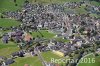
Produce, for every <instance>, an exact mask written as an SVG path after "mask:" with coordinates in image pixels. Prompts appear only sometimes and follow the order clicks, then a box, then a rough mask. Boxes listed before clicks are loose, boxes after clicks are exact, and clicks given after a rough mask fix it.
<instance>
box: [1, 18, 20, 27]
mask: <svg viewBox="0 0 100 66" xmlns="http://www.w3.org/2000/svg"><path fill="white" fill-rule="evenodd" d="M20 24H21V23H20V22H18V21H15V20H13V19H0V27H11V26H18V25H20Z"/></svg>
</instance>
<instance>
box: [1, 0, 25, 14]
mask: <svg viewBox="0 0 100 66" xmlns="http://www.w3.org/2000/svg"><path fill="white" fill-rule="evenodd" d="M24 1H25V0H16V3H17V4H18V6H15V3H14V0H0V12H4V11H15V10H17V9H20V8H21V6H22V4H23V3H24Z"/></svg>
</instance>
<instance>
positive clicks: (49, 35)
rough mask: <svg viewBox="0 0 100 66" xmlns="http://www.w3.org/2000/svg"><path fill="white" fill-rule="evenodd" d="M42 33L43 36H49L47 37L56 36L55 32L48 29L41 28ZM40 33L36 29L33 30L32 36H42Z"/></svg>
mask: <svg viewBox="0 0 100 66" xmlns="http://www.w3.org/2000/svg"><path fill="white" fill-rule="evenodd" d="M40 33H41V34H42V35H43V38H47V39H50V38H53V37H54V36H55V34H53V33H50V32H48V31H47V30H40ZM40 33H39V32H36V31H34V32H32V36H33V37H37V36H39V37H42V35H41V34H40Z"/></svg>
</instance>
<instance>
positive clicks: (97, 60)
mask: <svg viewBox="0 0 100 66" xmlns="http://www.w3.org/2000/svg"><path fill="white" fill-rule="evenodd" d="M89 58H90V59H91V60H90V62H89ZM93 58H94V60H95V63H93V62H92V59H93ZM85 59H88V61H87V63H85V62H86V60H85V61H84V63H79V65H78V66H100V56H98V57H95V56H94V55H93V54H91V55H89V56H86V57H85Z"/></svg>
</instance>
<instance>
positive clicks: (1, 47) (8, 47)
mask: <svg viewBox="0 0 100 66" xmlns="http://www.w3.org/2000/svg"><path fill="white" fill-rule="evenodd" d="M18 50H19V48H18V47H17V45H16V44H15V43H13V42H9V43H8V44H4V43H3V42H2V41H1V40H0V56H6V57H9V56H10V54H11V53H13V52H15V51H18Z"/></svg>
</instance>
